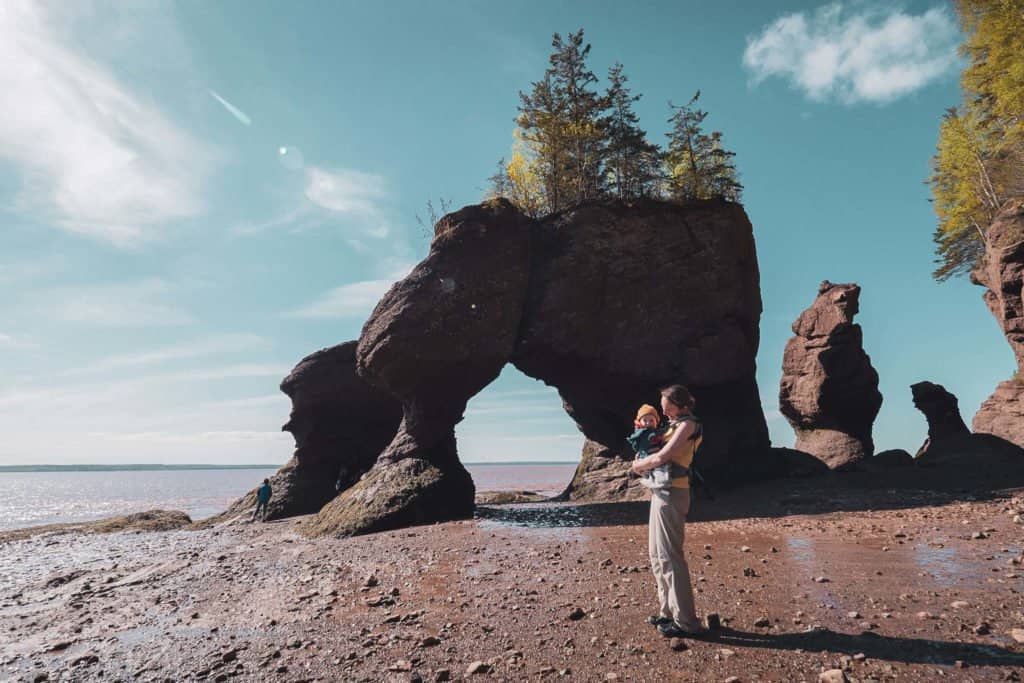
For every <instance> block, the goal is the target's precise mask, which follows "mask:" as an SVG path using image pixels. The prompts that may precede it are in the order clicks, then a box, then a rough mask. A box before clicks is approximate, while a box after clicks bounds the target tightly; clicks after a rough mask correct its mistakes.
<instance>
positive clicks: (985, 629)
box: [974, 621, 992, 636]
mask: <svg viewBox="0 0 1024 683" xmlns="http://www.w3.org/2000/svg"><path fill="white" fill-rule="evenodd" d="M991 632H992V627H991V626H989V623H988V622H987V621H983V622H981V623H979V624H978V625H977V626H975V627H974V633H975V634H977V635H979V636H987V635H988V634H989V633H991Z"/></svg>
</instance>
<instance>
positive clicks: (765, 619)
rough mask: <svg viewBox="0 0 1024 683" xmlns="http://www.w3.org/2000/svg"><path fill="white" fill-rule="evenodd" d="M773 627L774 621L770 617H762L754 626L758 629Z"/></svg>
mask: <svg viewBox="0 0 1024 683" xmlns="http://www.w3.org/2000/svg"><path fill="white" fill-rule="evenodd" d="M771 625H772V620H771V619H769V618H768V617H761V618H760V619H758V620H757V621H755V622H754V626H756V627H757V628H768V627H769V626H771Z"/></svg>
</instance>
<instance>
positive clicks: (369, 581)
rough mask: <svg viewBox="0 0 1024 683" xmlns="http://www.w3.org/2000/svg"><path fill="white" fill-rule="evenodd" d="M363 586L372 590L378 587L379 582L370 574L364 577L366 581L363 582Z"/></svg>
mask: <svg viewBox="0 0 1024 683" xmlns="http://www.w3.org/2000/svg"><path fill="white" fill-rule="evenodd" d="M363 585H364V586H366V587H367V588H373V587H374V586H377V585H380V580H379V579H378V578H377V577H376V576H374V575H373V574H370V575H369V576H367V577H366V580H365V581H363Z"/></svg>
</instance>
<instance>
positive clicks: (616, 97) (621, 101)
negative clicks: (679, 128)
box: [604, 62, 660, 201]
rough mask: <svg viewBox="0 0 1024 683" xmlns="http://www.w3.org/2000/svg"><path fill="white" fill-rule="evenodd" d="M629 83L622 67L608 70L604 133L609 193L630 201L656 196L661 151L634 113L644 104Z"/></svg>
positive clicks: (617, 64) (619, 65)
mask: <svg viewBox="0 0 1024 683" xmlns="http://www.w3.org/2000/svg"><path fill="white" fill-rule="evenodd" d="M627 81H628V78H627V77H626V75H625V74H624V73H623V71H622V64H619V63H617V62H616V64H615V65H614V66H613V67H612V68H611V69H609V70H608V90H607V91H606V93H605V96H604V99H605V103H606V105H607V108H608V114H607V115H606V117H605V120H604V129H605V136H606V139H607V143H606V154H605V177H606V183H607V187H608V192H609V194H611V196H613V197H616V198H618V199H622V200H626V201H629V200H633V199H638V198H640V197H648V196H651V195H652V194H654V193H655V190H656V186H657V182H658V179H659V176H660V150H659V149H658V147H657V145H653V144H651V143H650V142H648V141H647V133H645V132H644V131H643V129H642V128H640V125H639V124H640V119H639V117H638V116H637V115H636V112H634V111H633V103H634V102H637V101H639V100H640V95H633V94H632V93H631V92H630V90H629V88H628V87H627V86H626V82H627Z"/></svg>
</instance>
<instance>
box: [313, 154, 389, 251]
mask: <svg viewBox="0 0 1024 683" xmlns="http://www.w3.org/2000/svg"><path fill="white" fill-rule="evenodd" d="M306 173H307V177H306V180H307V182H306V190H305V194H306V198H307V199H309V201H311V202H313V203H314V204H316V205H317V206H321V207H323V208H325V209H327V210H328V211H333V212H334V213H341V214H348V215H352V216H355V217H359V218H362V219H363V220H366V221H367V222H368V228H367V230H366V232H367V233H368V234H369V235H370V236H371V237H378V238H382V237H387V235H388V233H389V232H390V228H389V226H388V224H387V221H385V220H384V218H383V216H382V210H381V206H380V203H381V201H382V200H383V199H385V198H386V197H387V192H386V191H385V188H384V179H383V178H382V177H381V176H379V175H375V174H373V173H363V172H362V171H354V170H351V169H339V170H334V171H328V170H325V169H322V168H317V167H312V168H309V169H307V171H306Z"/></svg>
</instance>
